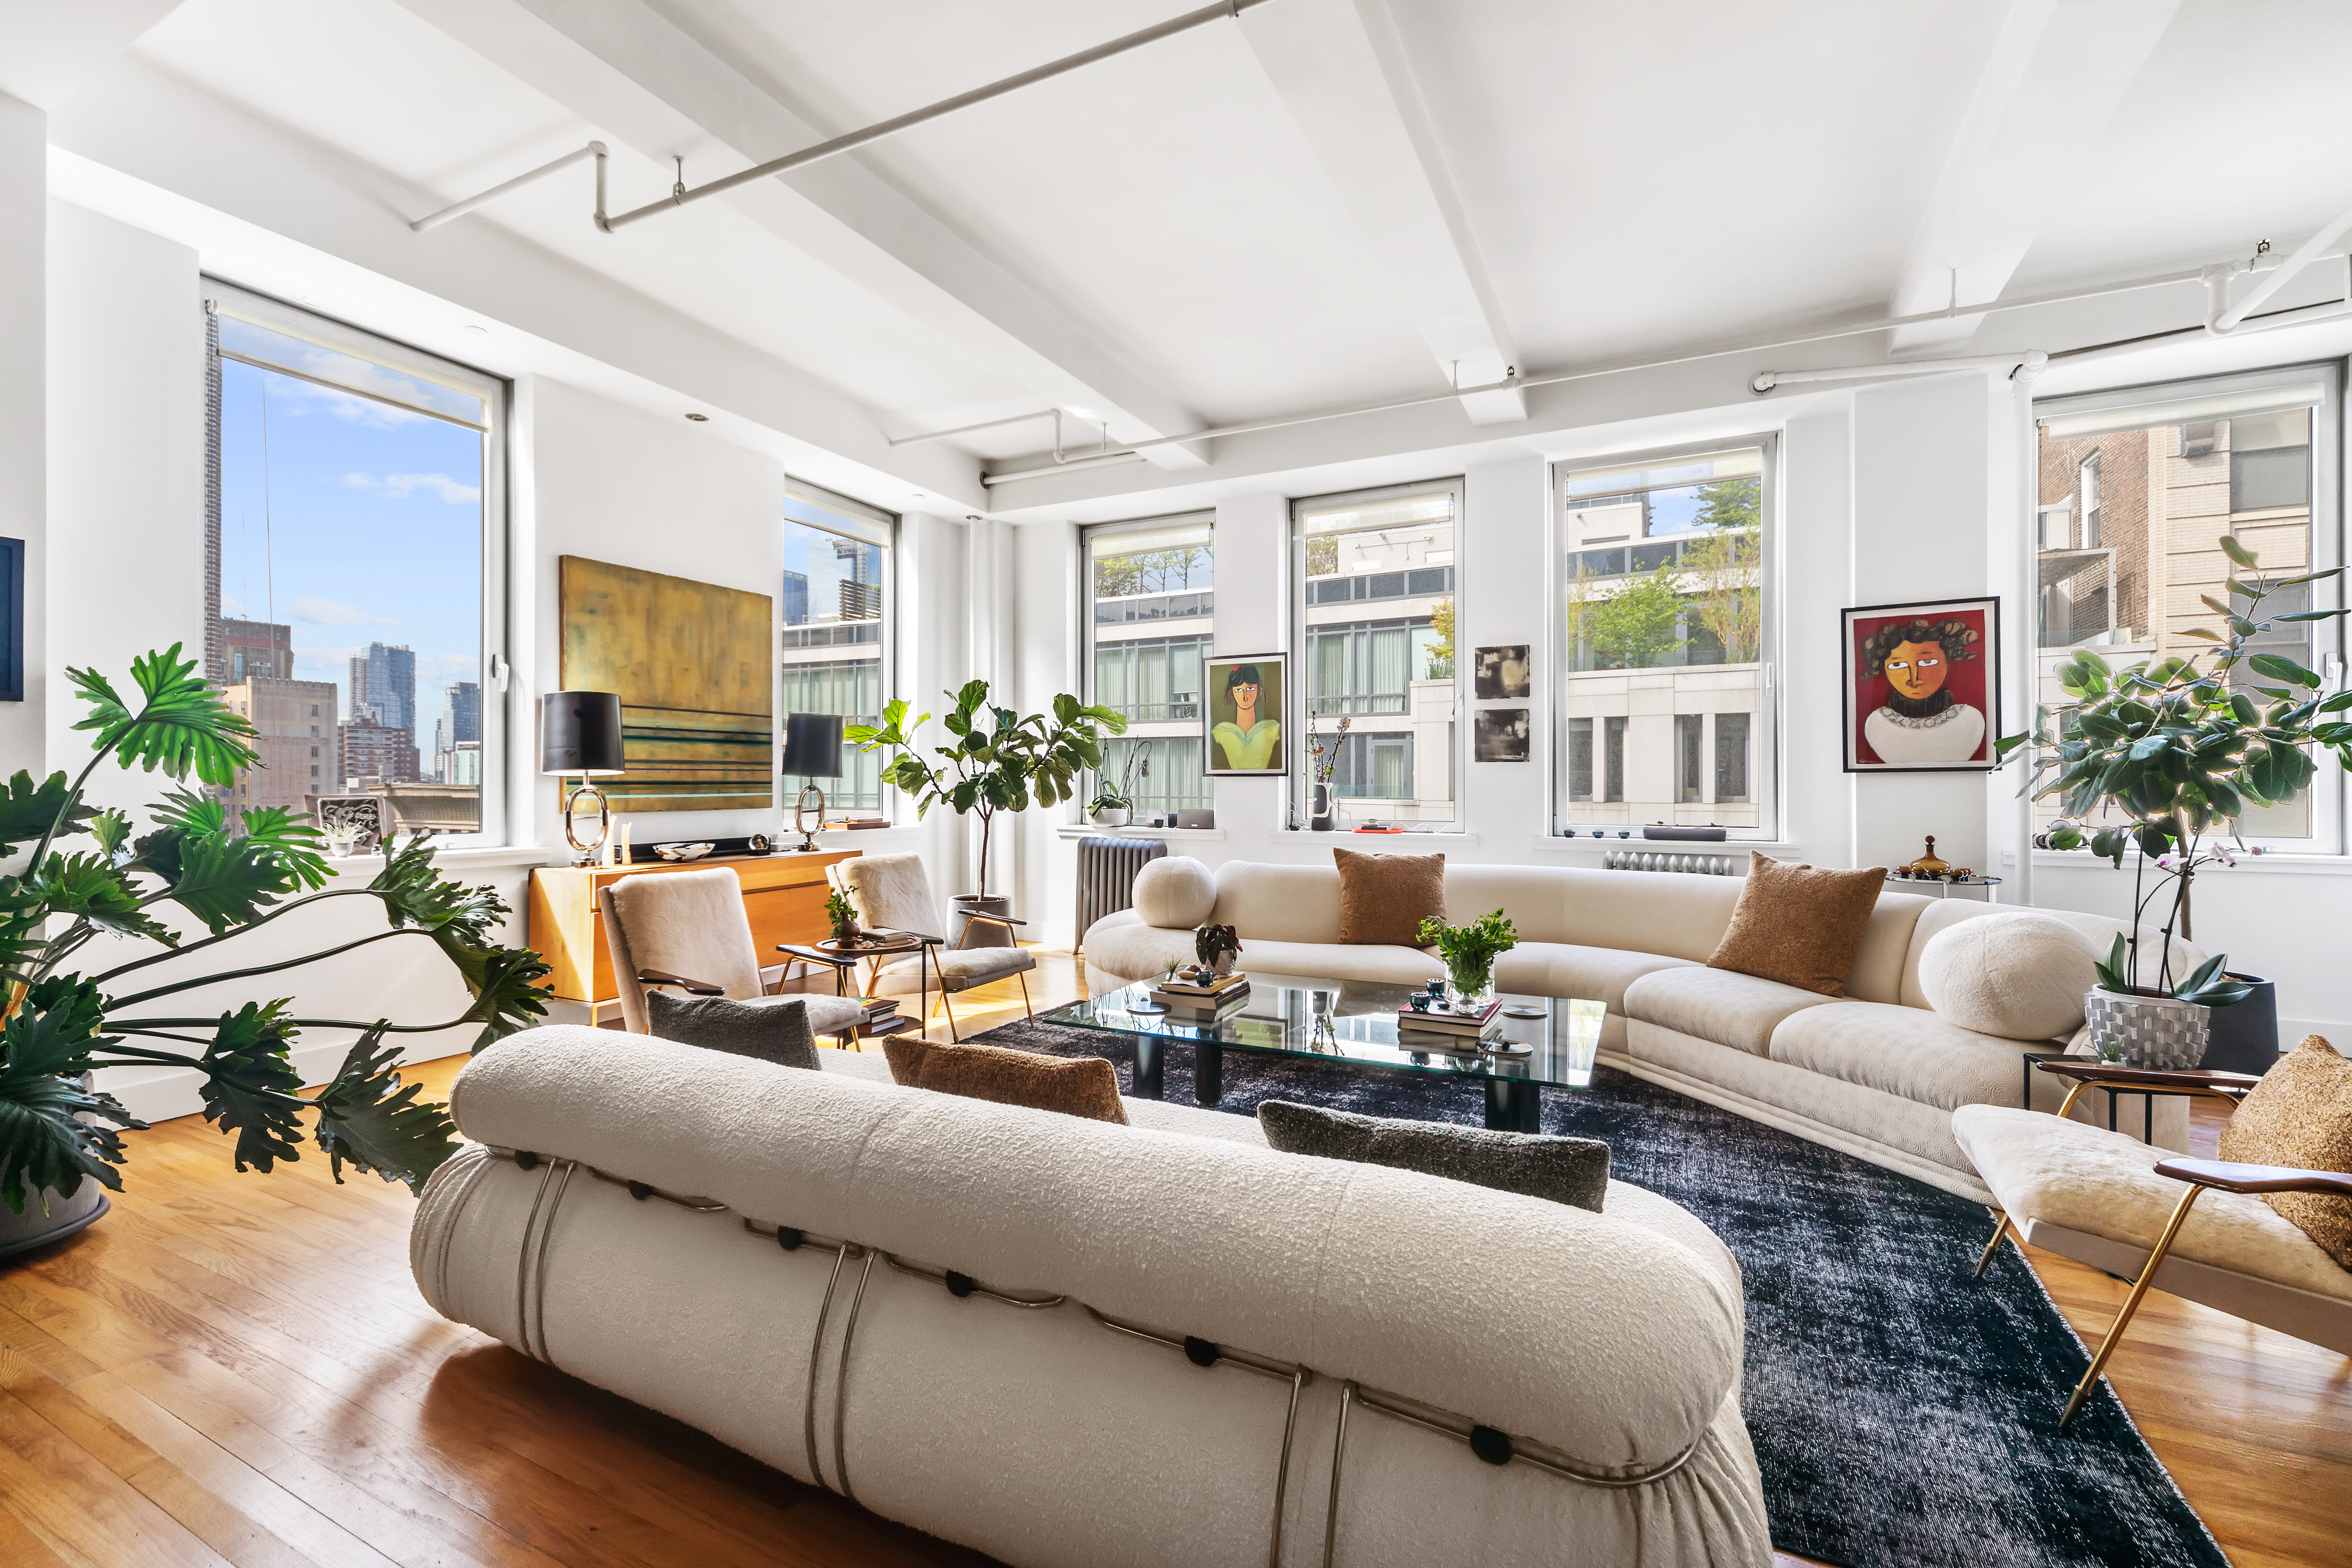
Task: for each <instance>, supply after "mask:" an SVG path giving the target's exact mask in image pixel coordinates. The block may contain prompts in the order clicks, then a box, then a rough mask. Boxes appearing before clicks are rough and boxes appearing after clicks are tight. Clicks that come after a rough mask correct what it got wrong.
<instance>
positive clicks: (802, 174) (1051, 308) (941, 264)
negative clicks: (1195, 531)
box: [400, 0, 1205, 468]
mask: <svg viewBox="0 0 2352 1568" xmlns="http://www.w3.org/2000/svg"><path fill="white" fill-rule="evenodd" d="M400 3H401V4H402V5H405V6H406V7H407V8H408V9H409V10H410V11H412V12H414V13H415V15H417V16H419V17H421V18H423V19H424V20H425V21H426V22H428V23H430V24H431V25H432V26H435V27H437V28H439V29H440V30H441V31H442V32H444V33H446V34H447V35H448V36H449V37H453V38H455V39H457V41H458V42H460V43H462V44H464V45H466V46H467V47H469V48H471V49H473V50H474V51H475V52H476V53H478V54H479V55H481V56H482V57H483V58H486V59H488V60H489V61H490V62H491V63H492V64H494V65H497V66H498V67H499V68H501V69H504V70H506V71H507V72H509V74H511V75H513V76H515V77H516V78H518V79H520V80H522V81H524V82H526V83H528V84H529V85H530V86H531V87H533V88H535V89H538V90H539V91H541V92H542V93H545V94H546V95H547V96H549V97H550V98H552V99H554V100H556V101H557V102H559V103H561V104H562V105H563V106H564V107H565V108H567V109H569V110H572V112H573V113H575V114H578V115H579V116H580V117H581V118H582V119H583V120H586V121H589V122H590V123H591V124H593V125H594V126H595V127H597V128H598V129H599V130H600V131H602V132H604V133H605V134H606V135H609V136H611V137H612V138H614V140H615V141H618V142H624V143H625V144H627V145H629V146H631V147H633V148H635V150H636V151H637V152H639V153H643V154H645V155H646V156H647V157H649V158H652V159H654V160H655V161H656V162H663V163H666V162H667V160H668V159H669V158H670V157H671V156H672V155H674V154H683V155H685V156H687V157H688V159H689V160H690V163H691V167H690V168H689V175H690V176H692V175H694V174H695V173H696V172H697V171H698V172H699V175H700V177H703V178H708V177H709V176H712V175H716V174H725V173H728V172H730V171H731V170H732V169H735V168H738V167H741V166H745V165H748V164H751V163H759V162H762V161H765V160H767V159H771V158H773V157H775V156H776V155H778V154H779V153H784V152H789V151H791V150H792V149H793V148H796V147H803V146H809V145H813V144H814V143H816V142H823V141H825V140H826V139H828V138H829V137H830V136H831V135H832V134H834V133H835V131H836V130H838V129H839V128H838V127H824V126H819V125H816V124H814V123H812V122H811V121H808V120H806V119H804V118H803V116H801V115H800V114H799V113H797V112H795V111H794V110H793V109H791V108H790V107H788V106H786V105H785V104H783V103H781V102H779V101H778V100H776V99H775V98H774V97H772V95H771V94H770V93H769V92H768V91H766V90H765V89H762V88H761V87H760V86H759V85H758V84H756V83H755V82H753V81H752V80H751V79H749V78H748V77H746V76H744V75H743V74H742V73H741V72H740V71H739V70H737V69H736V68H734V67H733V66H732V65H730V64H729V63H728V62H727V61H725V60H723V59H721V58H719V57H718V56H717V55H715V54H714V53H712V52H711V51H710V50H709V49H708V48H706V47H704V46H703V45H702V44H701V43H700V42H698V40H696V39H695V38H693V37H690V36H689V35H688V34H687V33H686V32H685V31H684V30H683V29H681V28H679V27H678V26H676V25H675V24H674V23H672V22H671V21H670V20H669V19H668V18H667V17H665V16H661V15H659V14H658V13H657V12H656V11H654V10H653V9H652V8H651V7H649V6H647V5H644V4H642V3H641V0H400ZM714 199H715V200H719V201H722V202H725V203H726V204H728V205H730V206H732V207H733V208H735V210H737V211H738V212H740V213H742V214H743V215H745V216H748V217H750V218H751V220H752V221H753V222H755V223H757V224H759V225H760V226H762V227H764V228H766V229H767V230H769V231H770V232H771V233H772V234H774V235H775V236H777V237H778V238H779V239H780V240H781V241H782V242H783V243H785V244H788V245H790V246H792V247H793V248H794V249H796V250H799V251H801V252H803V254H805V255H807V256H809V257H812V258H814V259H816V260H818V261H819V262H821V263H823V264H824V265H825V266H827V267H830V268H833V269H834V270H835V271H836V272H838V273H840V274H841V275H842V276H844V277H845V278H848V279H852V280H854V281H855V282H856V284H857V285H858V286H859V287H860V288H862V289H866V290H867V291H868V292H870V293H872V294H874V295H875V296H876V297H877V298H879V299H882V300H886V301H887V302H888V303H889V304H890V305H892V306H893V307H894V308H896V309H898V310H901V311H903V312H904V313H905V314H906V315H908V317H909V318H911V319H912V320H914V321H919V322H921V323H923V324H924V325H925V326H927V327H928V328H929V329H930V330H932V331H935V332H937V333H938V334H939V335H940V337H941V338H943V339H944V340H946V341H947V342H950V343H953V344H954V345H956V346H957V347H958V348H960V349H961V350H963V351H964V352H965V353H970V354H971V355H972V356H973V357H974V358H976V359H977V360H979V361H980V362H981V363H986V364H989V365H991V366H992V367H995V368H997V369H998V370H1000V371H1002V372H1003V374H1007V375H1008V376H1010V377H1012V378H1013V379H1015V380H1017V381H1019V382H1021V383H1022V384H1024V385H1025V386H1027V387H1028V388H1029V389H1030V390H1031V391H1033V392H1034V393H1035V394H1036V395H1038V396H1039V397H1040V398H1041V399H1042V400H1043V401H1045V402H1047V403H1050V404H1053V405H1057V406H1060V407H1064V408H1069V409H1074V410H1083V411H1085V412H1086V414H1087V415H1088V416H1091V417H1093V418H1094V419H1096V420H1097V421H1099V420H1103V419H1108V420H1109V421H1110V424H1111V429H1112V433H1113V435H1114V437H1117V438H1119V439H1138V440H1139V439H1147V438H1149V437H1154V436H1161V435H1167V434H1170V433H1171V432H1174V431H1181V430H1190V429H1194V428H1197V427H1199V426H1200V425H1201V423H1202V421H1201V420H1200V419H1199V418H1198V417H1197V416H1195V415H1194V414H1193V413H1192V411H1191V410H1190V409H1188V408H1186V407H1184V406H1183V405H1181V404H1180V403H1179V402H1177V401H1176V399H1175V398H1173V397H1172V396H1171V395H1169V394H1168V393H1167V392H1166V391H1165V390H1163V389H1162V388H1160V386H1159V385H1157V384H1155V383H1154V382H1153V381H1152V380H1151V379H1150V376H1149V375H1147V374H1145V373H1144V372H1142V371H1141V370H1139V369H1138V368H1137V367H1136V366H1135V365H1134V364H1132V363H1129V361H1128V360H1127V359H1126V358H1125V357H1124V356H1123V355H1122V354H1121V353H1119V352H1118V350H1117V349H1116V348H1114V347H1113V346H1112V345H1110V344H1109V343H1108V342H1105V341H1104V340H1103V339H1102V337H1101V336H1100V335H1099V334H1098V333H1097V332H1095V331H1091V330H1090V329H1088V328H1087V327H1086V326H1085V325H1083V324H1081V323H1080V322H1078V321H1076V320H1074V319H1072V318H1071V317H1070V316H1069V315H1068V314H1067V313H1066V311H1064V310H1062V309H1061V308H1060V307H1058V306H1057V305H1055V303H1054V302H1053V301H1052V300H1050V299H1048V298H1047V297H1046V295H1045V292H1044V291H1042V290H1040V289H1038V288H1037V287H1035V286H1034V285H1033V284H1032V283H1030V282H1029V281H1028V280H1026V279H1023V278H1021V277H1019V276H1018V275H1016V274H1015V273H1014V272H1013V270H1012V269H1011V268H1008V267H1006V266H1005V265H1004V264H1003V262H1001V261H999V260H997V259H996V258H994V257H992V256H990V255H988V254H986V253H985V252H983V251H982V250H981V249H980V248H979V247H977V246H975V245H974V244H973V243H971V241H970V240H969V239H967V238H965V237H963V236H962V235H961V234H959V233H957V232H956V231H955V230H954V229H953V228H952V227H950V226H949V225H948V224H947V223H945V222H944V221H942V220H941V219H940V217H939V216H936V215H934V214H933V213H931V212H930V211H929V209H927V208H926V207H924V206H923V205H920V204H919V203H918V202H917V201H916V200H915V199H914V198H913V197H911V196H909V195H908V194H907V193H906V192H904V191H903V190H901V189H899V188H898V186H897V185H895V184H892V183H891V182H890V181H889V180H887V178H885V177H884V176H883V175H882V174H879V173H877V171H876V170H875V169H874V168H873V167H872V166H871V165H870V164H868V163H866V161H865V160H863V159H862V158H861V157H859V156H858V155H856V154H855V153H852V154H849V155H846V156H844V157H840V158H835V159H833V160H831V161H830V162H828V163H823V164H819V165H817V166H815V167H812V168H808V169H803V170H800V171H797V172H795V173H793V174H789V175H785V176H782V177H780V178H777V179H770V180H760V181H756V182H753V183H752V184H747V185H743V186H740V187H739V188H737V189H735V190H731V191H729V192H727V193H726V194H725V195H721V196H719V197H716V198H714ZM632 200H633V195H632V194H631V193H625V192H620V191H615V192H614V195H613V201H614V206H615V207H616V209H617V208H618V207H621V206H626V205H630V204H631V202H632ZM633 238H634V236H626V235H616V236H614V243H615V244H626V243H629V242H630V240H631V239H633ZM1153 458H1154V460H1155V461H1157V462H1159V463H1160V465H1161V466H1163V467H1167V468H1192V467H1197V466H1199V465H1200V464H1201V463H1202V461H1204V460H1205V459H1204V456H1203V454H1202V453H1201V452H1200V451H1199V450H1197V449H1196V448H1194V447H1162V448H1157V449H1155V452H1154V454H1153Z"/></svg>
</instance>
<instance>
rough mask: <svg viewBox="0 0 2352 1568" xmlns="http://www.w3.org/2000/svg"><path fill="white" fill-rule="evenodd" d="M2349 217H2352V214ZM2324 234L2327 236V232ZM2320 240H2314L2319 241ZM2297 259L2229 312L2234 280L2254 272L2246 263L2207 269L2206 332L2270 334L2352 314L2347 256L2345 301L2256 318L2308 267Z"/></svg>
mask: <svg viewBox="0 0 2352 1568" xmlns="http://www.w3.org/2000/svg"><path fill="white" fill-rule="evenodd" d="M2345 216H2347V217H2352V213H2347V214H2346V215H2345ZM2339 221H2341V220H2339ZM2320 232H2321V234H2322V235H2325V234H2326V232H2327V231H2326V230H2325V229H2323V230H2321V231H2320ZM2317 237H2318V236H2315V237H2314V238H2315V239H2316V238H2317ZM2310 248H2311V246H2310V245H2308V244H2306V245H2305V247H2304V249H2305V250H2308V249H2310ZM2301 255H2302V251H2297V252H2296V253H2295V256H2301ZM2295 256H2291V257H2289V258H2287V259H2286V260H2284V261H2283V262H2281V263H2280V264H2279V265H2278V266H2277V267H2276V268H2271V269H2270V276H2269V277H2267V278H2265V279H2263V280H2262V281H2261V282H2260V283H2258V284H2256V285H2255V286H2254V287H2253V288H2252V289H2249V290H2247V292H2246V297H2245V298H2244V299H2243V300H2239V301H2238V302H2237V303H2236V304H2235V305H2232V306H2230V307H2229V308H2228V309H2226V310H2225V309H2223V304H2222V302H2223V301H2224V300H2227V299H2228V298H2229V294H2230V279H2231V277H2232V276H2233V275H2234V274H2236V273H2238V272H2242V271H2248V270H2252V268H2249V267H2248V265H2247V264H2246V263H2244V262H2242V261H2232V262H2228V263H2225V264H2224V265H2222V266H2221V267H2209V268H2206V269H2205V330H2206V331H2209V332H2210V333H2212V334H2213V335H2214V336H2215V337H2228V336H2230V335H2231V334H2232V333H2235V332H2267V331H2271V330H2272V329H2273V328H2275V327H2291V326H2294V325H2295V324H2296V323H2297V322H2299V321H2323V320H2325V319H2326V318H2327V317H2329V316H2340V315H2342V314H2344V313H2345V312H2346V311H2347V310H2352V255H2347V256H2342V257H2338V258H2336V259H2338V260H2339V261H2341V262H2343V263H2344V298H2342V299H2341V300H2321V301H2320V302H2319V303H2318V304H2316V305H2304V306H2300V307H2298V308H2296V309H2294V310H2272V311H2269V312H2268V313H2266V314H2263V315H2260V316H2256V315H2253V314H2252V310H2253V308H2254V307H2255V306H2256V305H2259V304H2261V303H2262V302H2263V300H2267V299H2269V298H2270V297H2271V296H2272V295H2273V294H2274V293H2276V292H2277V291H2278V289H2279V286H2280V285H2281V284H2283V283H2284V282H2285V281H2286V280H2287V278H2288V277H2289V276H2290V275H2291V274H2292V273H2293V272H2294V271H2295V270H2297V269H2299V268H2301V267H2302V266H2303V265H2305V264H2304V263H2303V262H2300V261H2298V260H2296V259H2295Z"/></svg>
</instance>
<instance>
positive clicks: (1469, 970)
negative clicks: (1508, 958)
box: [1421, 910, 1519, 1006]
mask: <svg viewBox="0 0 2352 1568" xmlns="http://www.w3.org/2000/svg"><path fill="white" fill-rule="evenodd" d="M1421 941H1422V945H1423V946H1424V947H1435V948H1436V949H1437V952H1438V956H1439V957H1441V958H1443V959H1444V960H1445V973H1446V977H1447V978H1448V979H1449V980H1450V981H1451V982H1452V983H1453V986H1454V997H1455V1000H1456V1004H1457V1005H1474V1006H1475V1005H1476V1004H1478V1003H1479V1002H1481V1001H1483V1000H1484V999H1485V998H1486V994H1487V992H1488V990H1489V989H1490V988H1491V987H1492V985H1493V984H1494V979H1495V960H1496V959H1497V958H1500V957H1501V956H1502V955H1503V954H1505V953H1507V952H1510V951H1511V949H1513V948H1514V947H1517V945H1518V942H1519V933H1518V931H1517V928H1516V927H1514V926H1513V925H1512V924H1511V922H1510V920H1509V918H1508V917H1507V916H1506V915H1505V914H1504V913H1503V911H1502V910H1496V911H1495V912H1494V913H1493V914H1490V915H1480V916H1479V917H1478V918H1477V919H1476V920H1475V921H1471V922H1470V923H1469V924H1468V925H1465V926H1450V925H1447V924H1446V923H1445V922H1444V921H1442V920H1440V919H1438V918H1437V917H1436V916H1435V915H1432V916H1430V917H1429V919H1427V920H1425V921H1422V922H1421Z"/></svg>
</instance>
